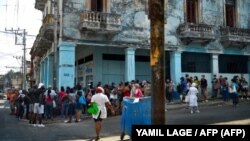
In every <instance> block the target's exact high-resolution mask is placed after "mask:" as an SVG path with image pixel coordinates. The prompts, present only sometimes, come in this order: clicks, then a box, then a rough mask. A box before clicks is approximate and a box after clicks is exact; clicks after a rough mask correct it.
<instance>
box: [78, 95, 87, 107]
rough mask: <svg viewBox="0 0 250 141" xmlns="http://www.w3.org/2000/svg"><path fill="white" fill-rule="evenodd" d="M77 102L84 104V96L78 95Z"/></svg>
mask: <svg viewBox="0 0 250 141" xmlns="http://www.w3.org/2000/svg"><path fill="white" fill-rule="evenodd" d="M79 103H80V104H83V105H86V99H85V97H84V96H80V98H79Z"/></svg>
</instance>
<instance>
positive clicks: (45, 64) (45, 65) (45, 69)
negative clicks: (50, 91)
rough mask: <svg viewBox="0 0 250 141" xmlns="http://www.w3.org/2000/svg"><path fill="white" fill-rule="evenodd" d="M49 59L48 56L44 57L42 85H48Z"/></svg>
mask: <svg viewBox="0 0 250 141" xmlns="http://www.w3.org/2000/svg"><path fill="white" fill-rule="evenodd" d="M48 66H49V60H48V57H46V58H45V59H44V81H45V82H44V86H46V87H48V80H49V73H48V72H49V67H48Z"/></svg>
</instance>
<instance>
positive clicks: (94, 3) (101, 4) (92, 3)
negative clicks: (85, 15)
mask: <svg viewBox="0 0 250 141" xmlns="http://www.w3.org/2000/svg"><path fill="white" fill-rule="evenodd" d="M85 5H86V10H90V11H98V12H105V13H109V12H110V0H86V3H85Z"/></svg>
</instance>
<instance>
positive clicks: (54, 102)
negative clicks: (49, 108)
mask: <svg viewBox="0 0 250 141" xmlns="http://www.w3.org/2000/svg"><path fill="white" fill-rule="evenodd" d="M53 108H56V101H55V100H53Z"/></svg>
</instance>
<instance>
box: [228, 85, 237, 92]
mask: <svg viewBox="0 0 250 141" xmlns="http://www.w3.org/2000/svg"><path fill="white" fill-rule="evenodd" d="M228 90H229V93H235V92H236V88H235V86H233V88H232V87H229V89H228Z"/></svg>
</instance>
